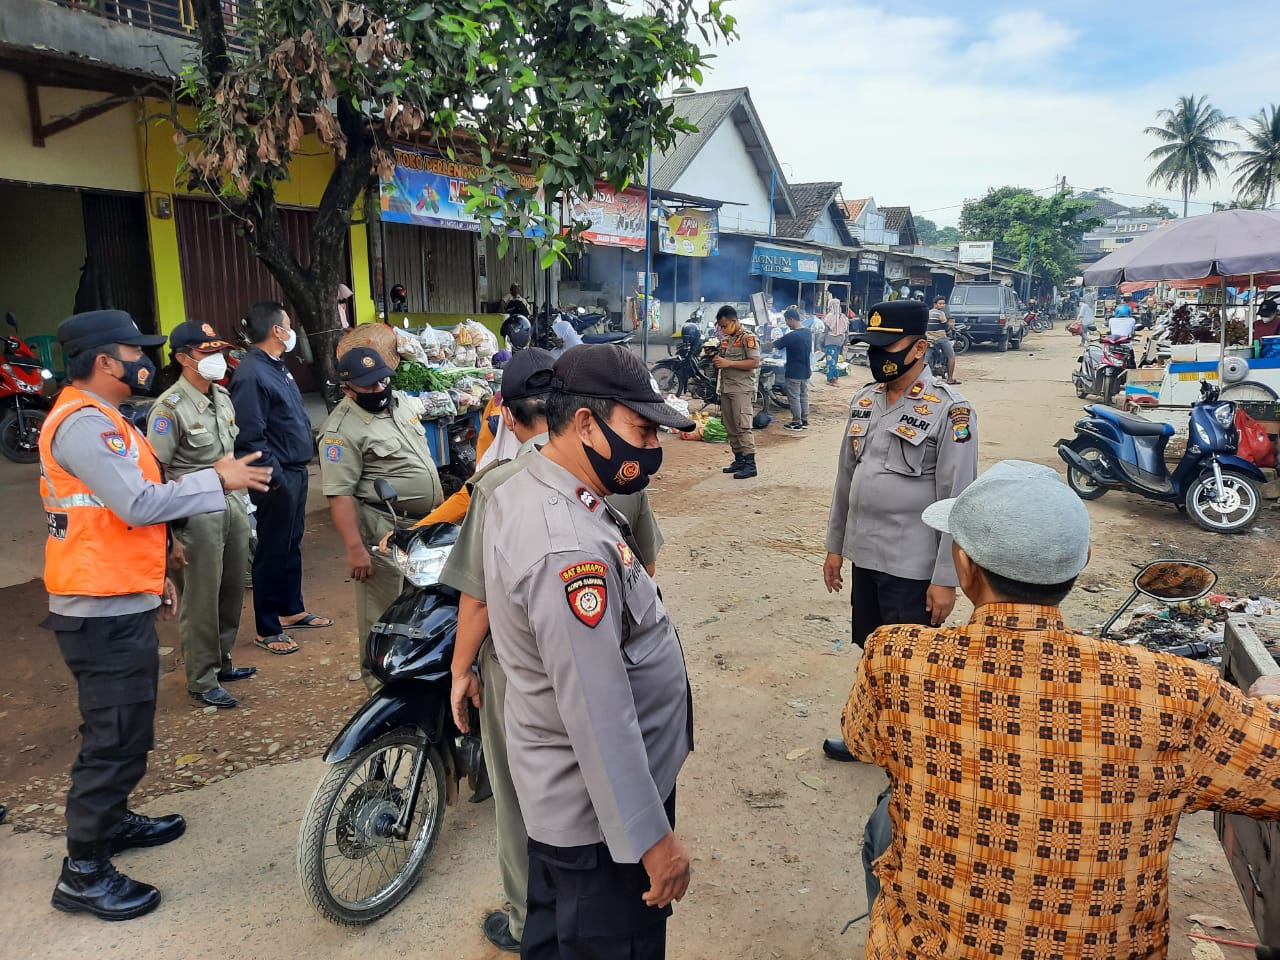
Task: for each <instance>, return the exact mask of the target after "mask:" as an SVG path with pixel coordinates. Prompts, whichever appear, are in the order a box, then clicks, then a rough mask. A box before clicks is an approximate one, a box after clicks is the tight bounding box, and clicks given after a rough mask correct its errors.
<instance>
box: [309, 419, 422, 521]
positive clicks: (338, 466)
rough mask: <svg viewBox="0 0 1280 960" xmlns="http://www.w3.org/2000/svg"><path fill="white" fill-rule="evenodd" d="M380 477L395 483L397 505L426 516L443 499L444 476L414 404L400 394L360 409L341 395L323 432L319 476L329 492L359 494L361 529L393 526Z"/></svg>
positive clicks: (343, 494) (329, 494)
mask: <svg viewBox="0 0 1280 960" xmlns="http://www.w3.org/2000/svg"><path fill="white" fill-rule="evenodd" d="M380 479H386V480H389V481H391V483H392V485H393V486H394V487H395V488H396V495H397V497H398V501H397V503H396V508H397V509H398V510H403V511H404V512H405V513H407V514H409V515H410V516H412V517H424V516H426V515H427V514H428V513H430V512H431V511H432V510H433V509H435V507H436V506H438V505H439V503H440V501H441V499H442V498H443V497H442V490H441V487H440V476H439V474H437V473H436V465H435V462H434V461H433V460H432V459H431V448H430V447H428V446H427V437H426V434H424V433H423V430H422V422H421V418H420V417H419V415H418V412H417V411H416V410H415V409H414V407H413V405H411V404H409V403H407V402H406V400H405V398H403V397H401V396H399V395H396V396H393V397H392V399H391V403H390V405H388V407H387V409H386V410H384V411H382V412H381V413H369V412H368V411H366V410H362V409H360V407H359V406H357V405H356V402H355V401H354V400H352V399H351V398H350V397H346V398H344V399H343V401H342V402H341V403H339V404H338V405H337V406H336V407H334V408H333V412H332V413H330V414H329V418H328V419H327V420H325V422H324V428H323V429H322V430H321V433H320V482H321V484H322V487H323V491H324V495H325V496H326V497H355V498H356V499H357V500H359V501H360V502H361V508H360V510H359V515H360V520H361V525H362V526H364V527H365V529H364V530H363V533H364V535H365V536H366V537H368V536H369V535H370V534H377V535H378V536H380V535H381V532H385V530H386V529H389V518H388V517H387V513H386V509H385V508H384V507H383V506H382V503H381V501H379V499H378V495H377V493H376V492H375V491H374V483H375V482H376V481H378V480H380Z"/></svg>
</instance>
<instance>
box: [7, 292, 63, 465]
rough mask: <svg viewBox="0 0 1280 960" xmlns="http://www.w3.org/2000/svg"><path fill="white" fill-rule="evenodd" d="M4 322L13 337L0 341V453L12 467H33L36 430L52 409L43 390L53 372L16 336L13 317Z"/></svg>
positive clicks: (37, 439) (36, 457)
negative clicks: (0, 350)
mask: <svg viewBox="0 0 1280 960" xmlns="http://www.w3.org/2000/svg"><path fill="white" fill-rule="evenodd" d="M4 319H5V323H7V324H9V326H11V327H13V335H12V336H6V337H5V338H4V357H3V359H2V360H0V410H2V411H3V415H2V416H0V453H3V454H4V455H5V456H6V457H8V458H9V459H10V460H12V461H13V462H14V463H35V462H36V461H37V460H39V459H40V426H41V424H43V423H44V419H45V417H47V416H48V415H49V408H50V407H51V406H52V403H51V402H50V400H49V399H48V398H47V397H45V395H44V387H45V384H46V383H48V382H49V381H51V380H52V379H53V372H52V371H50V370H49V369H48V368H46V367H45V365H44V364H42V363H41V362H40V361H39V359H37V358H36V355H35V354H34V353H33V352H32V351H31V348H30V347H29V346H27V344H26V343H25V342H24V341H23V340H21V339H19V337H18V336H17V333H18V319H17V317H15V316H14V315H13V314H12V313H6V314H5V316H4Z"/></svg>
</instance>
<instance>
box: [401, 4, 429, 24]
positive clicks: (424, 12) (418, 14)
mask: <svg viewBox="0 0 1280 960" xmlns="http://www.w3.org/2000/svg"><path fill="white" fill-rule="evenodd" d="M432 9H433V7H432V5H431V4H430V3H424V4H422V5H421V6H419V7H417V8H416V9H415V10H413V11H412V12H411V13H409V14H408V15H407V16H406V17H405V19H406V20H413V21H414V22H415V23H416V22H418V21H421V20H425V19H427V17H429V16H431V11H432Z"/></svg>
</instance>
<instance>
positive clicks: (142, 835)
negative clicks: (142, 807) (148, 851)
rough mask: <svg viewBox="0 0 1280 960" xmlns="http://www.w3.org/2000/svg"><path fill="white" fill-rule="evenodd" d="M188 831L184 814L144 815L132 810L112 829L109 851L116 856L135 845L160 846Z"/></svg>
mask: <svg viewBox="0 0 1280 960" xmlns="http://www.w3.org/2000/svg"><path fill="white" fill-rule="evenodd" d="M186 832H187V821H186V820H184V819H182V814H180V813H171V814H169V815H168V816H164V817H144V816H143V815H142V814H140V813H134V812H133V811H132V810H131V811H129V812H128V813H126V814H125V815H124V819H123V820H121V821H120V823H119V824H118V825H117V826H116V828H115V829H114V830H112V831H111V836H110V837H109V838H108V840H107V842H108V843H109V844H110V845H111V846H110V850H109V853H110V855H111V856H113V857H114V856H115V855H116V854H117V853H120V852H121V851H122V850H131V849H133V848H134V847H158V846H161V845H162V844H166V843H168V842H169V841H170V840H177V839H178V838H179V837H180V836H182V835H183V834H184V833H186Z"/></svg>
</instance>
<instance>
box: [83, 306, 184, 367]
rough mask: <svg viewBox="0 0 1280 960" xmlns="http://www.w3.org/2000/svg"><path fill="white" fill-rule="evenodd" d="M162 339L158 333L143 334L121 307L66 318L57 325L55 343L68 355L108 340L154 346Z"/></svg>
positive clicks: (136, 345)
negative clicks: (56, 341) (119, 308)
mask: <svg viewBox="0 0 1280 960" xmlns="http://www.w3.org/2000/svg"><path fill="white" fill-rule="evenodd" d="M164 340H165V338H164V337H163V336H161V335H159V334H150V333H143V332H142V331H141V330H139V329H138V325H137V324H136V323H134V322H133V317H131V316H129V314H127V313H125V312H124V311H123V310H90V311H88V312H87V313H77V314H75V315H74V316H70V317H67V319H65V320H63V321H62V322H61V323H60V324H58V343H59V344H61V345H62V352H63V353H64V354H66V355H67V356H68V357H74V356H75V355H76V354H78V353H84V352H85V351H86V350H92V349H93V348H94V347H102V346H106V345H107V344H108V343H123V344H127V345H128V346H131V347H158V346H160V344H162V343H164Z"/></svg>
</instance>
